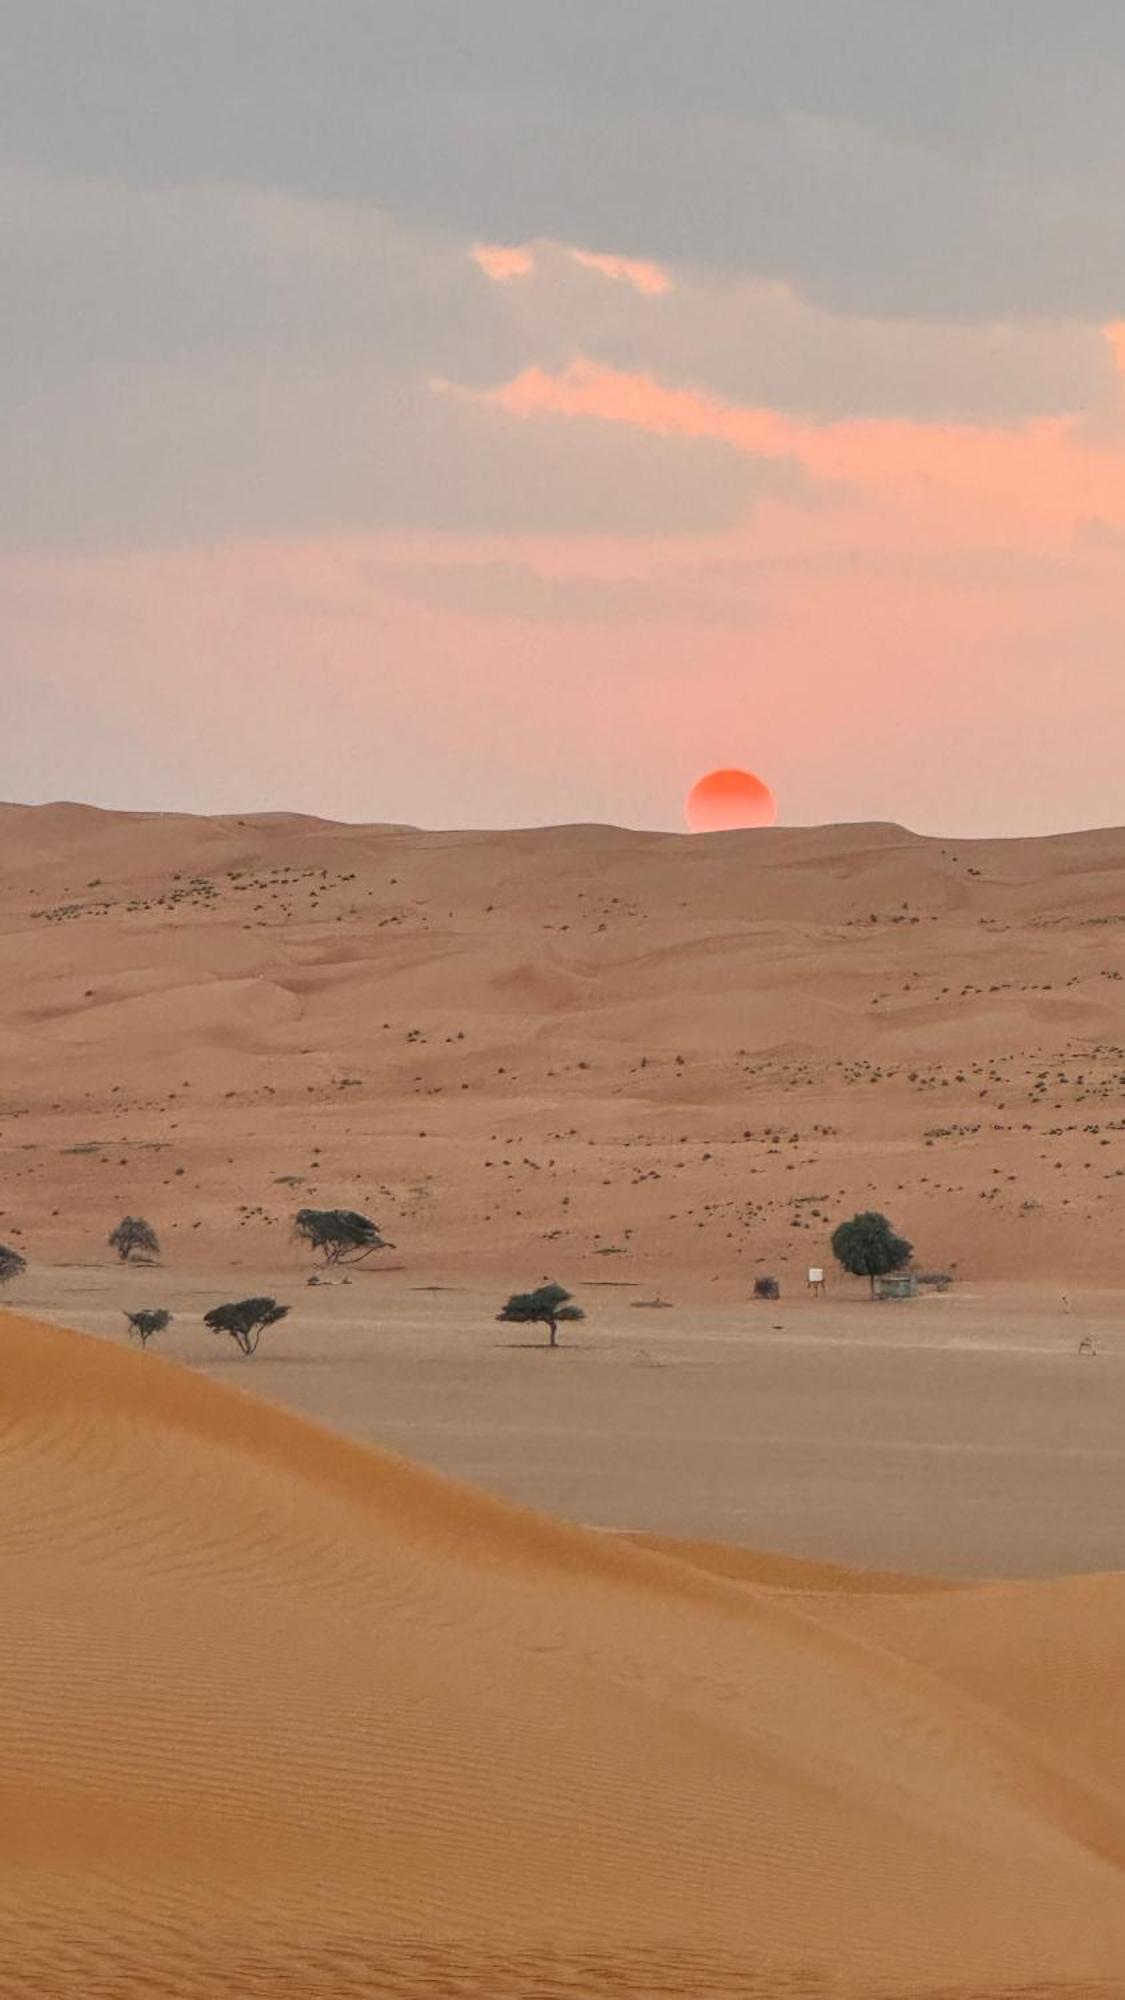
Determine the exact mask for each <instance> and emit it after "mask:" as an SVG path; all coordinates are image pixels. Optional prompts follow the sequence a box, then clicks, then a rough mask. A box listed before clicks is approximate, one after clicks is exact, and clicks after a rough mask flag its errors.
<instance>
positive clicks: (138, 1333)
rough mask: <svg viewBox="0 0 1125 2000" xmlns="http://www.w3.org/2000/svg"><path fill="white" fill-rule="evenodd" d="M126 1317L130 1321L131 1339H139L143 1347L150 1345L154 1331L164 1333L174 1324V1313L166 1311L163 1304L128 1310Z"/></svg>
mask: <svg viewBox="0 0 1125 2000" xmlns="http://www.w3.org/2000/svg"><path fill="white" fill-rule="evenodd" d="M125 1317H126V1319H127V1320H128V1322H129V1337H130V1339H136V1340H139V1341H140V1343H141V1346H142V1347H147V1346H148V1344H149V1341H150V1340H151V1339H152V1337H153V1334H154V1333H163V1331H164V1329H165V1327H166V1326H170V1325H171V1324H172V1315H171V1313H170V1312H165V1310H164V1307H163V1306H151V1307H149V1306H146V1307H143V1308H142V1310H141V1311H140V1312H133V1313H131V1312H127V1313H126V1315H125Z"/></svg>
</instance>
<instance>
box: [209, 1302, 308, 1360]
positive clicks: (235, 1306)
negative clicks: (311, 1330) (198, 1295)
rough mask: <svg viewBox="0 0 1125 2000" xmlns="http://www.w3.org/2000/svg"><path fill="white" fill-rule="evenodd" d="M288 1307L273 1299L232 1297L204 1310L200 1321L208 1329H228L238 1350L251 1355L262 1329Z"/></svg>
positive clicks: (275, 1323) (273, 1322)
mask: <svg viewBox="0 0 1125 2000" xmlns="http://www.w3.org/2000/svg"><path fill="white" fill-rule="evenodd" d="M288 1311H289V1307H288V1306H279V1305H278V1303H277V1300H276V1299H235V1300H234V1301H233V1302H232V1303H231V1304H229V1305H225V1306H212V1308H211V1310H210V1312H206V1313H204V1315H203V1324H204V1326H205V1327H207V1328H208V1330H209V1331H210V1332H211V1333H229V1335H230V1337H231V1339H232V1340H233V1341H234V1344H235V1346H236V1347H237V1348H238V1349H239V1351H240V1352H241V1353H242V1354H246V1355H250V1354H256V1353H257V1349H258V1342H259V1340H260V1339H261V1337H262V1333H263V1330H264V1329H265V1328H266V1327H267V1326H276V1325H277V1322H278V1320H279V1319H284V1318H285V1317H286V1314H287V1313H288Z"/></svg>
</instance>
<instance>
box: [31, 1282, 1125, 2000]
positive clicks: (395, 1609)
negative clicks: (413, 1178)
mask: <svg viewBox="0 0 1125 2000" xmlns="http://www.w3.org/2000/svg"><path fill="white" fill-rule="evenodd" d="M0 1338H2V1352H3V1369H2V1374H0V1396H2V1409H3V1432H2V1438H0V1591H2V1601H3V1604H4V1617H3V1619H2V1620H0V1773H2V1774H3V1775H2V1784H3V1811H2V1816H0V1965H2V1967H3V1975H2V1978H0V1990H2V1991H3V1993H4V1995H5V2000H9V1996H10V2000H55V1996H59V2000H61V1996H66V2000H72V1996H75V1995H77V1994H81V1995H82V1996H83V2000H94V1996H100V2000H109V1996H132V1995H137V1996H140V1995H142V1994H143V1995H148V1994H155V1993H159V1994H161V1995H165V1996H181V1995H182V1996H191V1997H192V2000H196V1996H199V2000H202V1996H205V1995H206V1996H214V1995H228V1994H229V1995H232V1996H234V1995H238V1996H244V1995H246V1996H249V1995H258V1996H270V2000H273V1996H281V1995H285V1996H292V2000H297V1996H319V1995H324V1996H328V1995H333V1996H335V1995H340V1996H345V1995H348V1996H359V1995H365V1996H366V1995H372V1996H374V1995H380V1996H382V1995H388V1994H401V1995H403V1996H407V1995H409V1996H415V1995H419V1996H421V1995H439V1994H440V1995H468V1994H473V1995H478V1996H488V2000H517V1996H547V1995H551V1996H569V2000H579V1997H580V1996H587V1995H589V1996H594V1995H611V1994H612V1995H619V1996H620V1995H630V1996H637V2000H641V1996H644V2000H650V1996H655V1995H658V1994H661V1993H675V1994H684V1995H688V1994H691V1995H700V1996H707V1995H724V1996H728V1995H729V1996H751V1995H753V1996H760V2000H766V1996H775V1995H786V1994H792V1995H797V1994H800V1995H802V1996H810V1995H816V1994H830V1993H840V1994H863V1995H869V1996H870V1995H876V1994H878V1995H886V1996H888V2000H889V1996H891V1995H894V1996H896V2000H901V1996H902V1995H904V1994H907V1993H909V1994H911V1995H921V1994H937V1993H946V1994H954V1993H956V1994H959V1995H962V1996H967V1995H970V1994H972V1995H978V1996H983V1995H985V1994H988V1995H993V1996H996V1995H999V1994H1001V1993H1004V1994H1008V1993H1011V1994H1015V1993H1024V1994H1030V1993H1032V1992H1035V1993H1046V1992H1058V1993H1066V1994H1070V1995H1074V1996H1078V1995H1082V1996H1092V1995H1094V1994H1096V1993H1099V1992H1101V1993H1105V1994H1110V1993H1115V1994H1120V1993H1123V1992H1125V1974H1123V1968H1125V1894H1123V1880H1122V1877H1123V1870H1125V1811H1123V1810H1122V1806H1121V1798H1122V1791H1123V1786H1122V1780H1123V1779H1125V1745H1123V1744H1122V1741H1121V1740H1120V1738H1118V1739H1117V1740H1116V1741H1115V1740H1113V1737H1112V1734H1111V1731H1110V1728H1109V1727H1108V1726H1107V1725H1106V1702H1105V1701H1104V1699H1103V1700H1099V1701H1098V1702H1097V1703H1096V1705H1095V1704H1093V1703H1092V1702H1091V1700H1090V1695H1091V1690H1093V1689H1095V1688H1099V1689H1101V1691H1102V1693H1103V1694H1104V1692H1105V1691H1106V1690H1107V1689H1108V1688H1109V1687H1110V1686H1111V1685H1112V1681H1113V1676H1114V1674H1115V1673H1116V1671H1117V1669H1118V1667H1119V1665H1120V1650H1121V1642H1122V1629H1123V1619H1122V1606H1123V1603H1125V1580H1123V1579H1115V1578H1108V1579H1100V1580H1095V1581H1091V1582H1087V1583H1077V1584H1068V1585H1066V1586H1061V1585H1060V1586H1054V1585H1050V1586H1045V1587H1041V1586H1039V1585H1025V1586H1009V1587H1007V1588H1005V1589H1003V1590H996V1589H992V1590H985V1591H980V1592H978V1591H977V1590H975V1589H971V1588H966V1589H957V1590H945V1591H929V1590H925V1589H922V1588H919V1589H917V1590H914V1589H912V1588H911V1587H910V1585H909V1583H908V1582H904V1581H903V1580H899V1581H898V1583H897V1585H896V1584H895V1580H894V1579H886V1578H883V1579H878V1582H879V1584H880V1585H881V1587H880V1588H877V1589H873V1590H871V1591H868V1592H864V1591H862V1590H858V1589H856V1588H854V1587H852V1588H845V1589H843V1590H840V1589H837V1588H835V1587H834V1581H836V1579H834V1578H833V1575H832V1573H831V1572H830V1571H821V1572H818V1573H817V1574H816V1575H815V1577H810V1576H809V1575H808V1574H797V1573H791V1574H787V1575H786V1576H785V1578H784V1579H783V1584H782V1587H774V1583H775V1578H774V1576H771V1574H770V1571H769V1569H768V1568H767V1569H766V1570H765V1572H764V1573H762V1572H756V1571H755V1570H754V1567H753V1565H752V1564H748V1565H747V1567H746V1568H745V1569H744V1571H743V1572H742V1574H739V1573H738V1572H739V1566H738V1564H737V1563H734V1564H731V1565H730V1567H731V1568H732V1570H733V1571H734V1573H733V1574H727V1575H722V1574H717V1573H716V1570H717V1569H718V1568H719V1567H721V1565H719V1564H718V1563H716V1562H711V1561H709V1560H708V1559H707V1556H706V1551H705V1550H704V1551H701V1550H700V1549H698V1548H695V1549H687V1550H683V1551H677V1550H676V1549H675V1548H674V1547H673V1546H670V1545H665V1546H664V1548H663V1549H662V1550H660V1551H657V1550H653V1549H646V1548H644V1547H640V1546H636V1545H634V1544H631V1543H629V1542H626V1541H624V1540H621V1539H618V1538H616V1537H613V1536H608V1535H602V1534H595V1533H588V1532H584V1531H582V1530H580V1529H576V1528H568V1527H563V1526H560V1525H556V1524H554V1523H552V1522H551V1521H550V1520H548V1519H545V1518H542V1517H539V1516H536V1515H534V1514H530V1513H525V1512H521V1511H519V1510H517V1509H514V1508H511V1507H509V1506H507V1505H505V1504H503V1503H501V1502H499V1501H493V1500H490V1499H488V1498H485V1497H484V1496H482V1495H480V1494H477V1493H475V1492H472V1491H470V1490H468V1489H464V1488H460V1487H457V1486H454V1485H451V1484H448V1483H446V1482H444V1481H442V1480H439V1479H438V1478H436V1477H435V1476H433V1475H430V1474H428V1473H424V1472H422V1471H420V1470H418V1469H416V1468H414V1467H412V1466H410V1465H409V1464H406V1463H404V1462H401V1461H397V1460H394V1459H390V1458H387V1457H384V1456H380V1455H377V1454H374V1453H371V1452H368V1451H366V1450H365V1449H363V1448H362V1447H360V1446H358V1445H352V1444H350V1443H347V1442H344V1441H342V1440H339V1439H337V1438H335V1437H334V1436H332V1435H331V1434H330V1433H328V1432H323V1431H320V1430H317V1429H316V1428H315V1427H313V1426H311V1425H308V1424H306V1423H303V1422H302V1421H301V1420H299V1419H297V1418H295V1417H292V1416H290V1415H288V1414H286V1413H284V1412H282V1411H280V1410H277V1409H273V1408H270V1407H268V1406H266V1405H260V1404H257V1403H255V1402H253V1401H251V1400H249V1399H248V1398H245V1397H243V1396H241V1395H239V1394H237V1393H235V1392H233V1391H231V1390H227V1389H225V1388H222V1387H219V1386H218V1385H216V1384H214V1383H212V1382H208V1381H205V1380H203V1379H202V1378H200V1377H199V1376H197V1375H194V1374H191V1373H189V1372H187V1371H185V1370H183V1369H180V1368H178V1367H177V1366H175V1365H174V1364H172V1363H168V1362H164V1361H161V1360H160V1359H159V1358H158V1357H156V1356H154V1355H147V1356H143V1357H142V1356H140V1355H138V1354H135V1353H127V1352H124V1351H121V1350H115V1349H113V1348H111V1347H109V1346H108V1345H106V1344H105V1343H101V1342H97V1341H92V1340H89V1339H87V1338H84V1337H82V1336H78V1335H73V1334H69V1333H65V1332H61V1331H59V1330H58V1329H48V1328H45V1327H42V1326H38V1325H36V1324H34V1323H32V1322H29V1321H26V1320H21V1319H19V1318H16V1317H15V1316H13V1315H7V1314H6V1315H4V1316H3V1318H2V1320H0ZM850 1582H851V1583H852V1584H853V1585H854V1583H855V1579H850ZM794 1584H796V1585H797V1588H793V1587H792V1586H793V1585H794ZM810 1584H812V1585H815V1587H812V1588H810V1587H808V1586H809V1585H810ZM890 1586H894V1587H890ZM1075 1593H1077V1595H1075ZM1086 1610H1091V1611H1096V1616H1091V1617H1090V1618H1089V1619H1088V1621H1084V1612H1085V1611H1086ZM1080 1621H1084V1637H1083V1638H1082V1639H1081V1641H1080V1642H1079V1641H1077V1640H1076V1639H1075V1626H1076V1622H1080ZM1052 1661H1057V1662H1059V1663H1060V1664H1059V1668H1058V1671H1057V1672H1056V1671H1055V1669H1053V1668H1052V1665H1051V1662H1052ZM1076 1662H1078V1665H1077V1667H1076ZM1076 1673H1077V1679H1076V1678H1075V1676H1076Z"/></svg>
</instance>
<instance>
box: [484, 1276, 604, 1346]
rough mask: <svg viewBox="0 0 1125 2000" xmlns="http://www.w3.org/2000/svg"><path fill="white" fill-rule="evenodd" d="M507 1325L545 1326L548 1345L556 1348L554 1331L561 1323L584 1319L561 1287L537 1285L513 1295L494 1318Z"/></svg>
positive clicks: (568, 1294)
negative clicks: (529, 1290)
mask: <svg viewBox="0 0 1125 2000" xmlns="http://www.w3.org/2000/svg"><path fill="white" fill-rule="evenodd" d="M496 1317H497V1319H498V1320H503V1321H504V1323H505V1324H506V1325H508V1326H545V1327H546V1328H547V1330H548V1342H547V1344H548V1346H549V1347H557V1346H558V1338H557V1336H558V1330H559V1327H560V1325H561V1324H562V1323H563V1322H564V1321H565V1322H567V1323H573V1322H574V1321H576V1320H580V1319H585V1317H586V1315H585V1313H584V1312H583V1310H582V1307H581V1306H576V1305H574V1304H573V1303H572V1295H571V1293H570V1292H568V1291H567V1289H566V1286H565V1285H540V1286H539V1288H538V1290H537V1291H534V1292H513V1293H512V1296H511V1298H510V1299H509V1300H508V1303H507V1305H506V1306H505V1307H504V1309H503V1311H502V1312H498V1313H497V1315H496Z"/></svg>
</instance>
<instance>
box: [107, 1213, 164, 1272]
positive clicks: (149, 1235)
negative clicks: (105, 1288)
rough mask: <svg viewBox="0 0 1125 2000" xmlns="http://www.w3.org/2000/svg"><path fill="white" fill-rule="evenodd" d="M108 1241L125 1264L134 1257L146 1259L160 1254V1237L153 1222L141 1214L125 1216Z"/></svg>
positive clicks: (111, 1231)
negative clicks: (146, 1219)
mask: <svg viewBox="0 0 1125 2000" xmlns="http://www.w3.org/2000/svg"><path fill="white" fill-rule="evenodd" d="M107 1241H108V1243H109V1247H110V1249H111V1250H116V1252H117V1255H118V1256H119V1257H120V1259H121V1262H122V1263H123V1264H128V1263H130V1262H131V1260H132V1259H133V1258H134V1257H136V1258H140V1259H146V1258H150V1257H159V1255H160V1238H159V1237H158V1236H157V1233H156V1231H155V1229H154V1228H153V1226H152V1224H151V1222H146V1221H145V1219H144V1217H143V1216H141V1215H126V1216H123V1217H122V1220H121V1221H120V1222H119V1223H118V1225H117V1227H116V1229H111V1230H110V1233H109V1237H108V1239H107Z"/></svg>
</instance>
